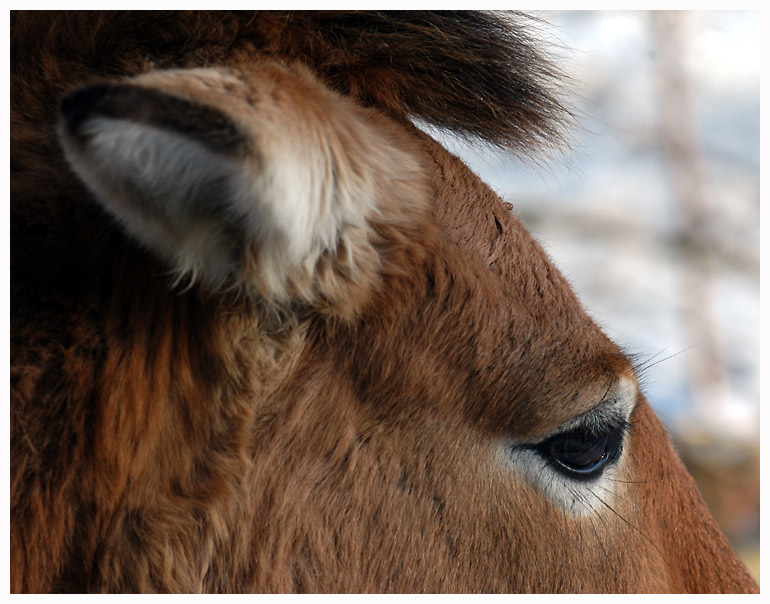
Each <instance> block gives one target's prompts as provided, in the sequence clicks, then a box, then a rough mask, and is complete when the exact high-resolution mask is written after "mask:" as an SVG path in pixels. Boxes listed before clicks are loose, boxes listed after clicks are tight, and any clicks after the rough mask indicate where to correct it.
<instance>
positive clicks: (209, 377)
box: [10, 12, 757, 592]
mask: <svg viewBox="0 0 770 604" xmlns="http://www.w3.org/2000/svg"><path fill="white" fill-rule="evenodd" d="M528 26H529V25H528V23H527V20H526V19H525V18H523V17H502V16H496V15H486V14H474V13H461V14H460V13H441V14H425V13H419V12H418V13H405V14H385V13H368V12H365V13H354V14H338V13H320V14H280V13H258V14H241V13H232V14H231V13H212V14H204V13H186V14H174V13H161V14H153V13H138V14H132V13H128V14H125V13H112V14H102V13H82V14H65V13H31V14H26V13H19V14H13V15H12V30H11V33H12V38H11V200H12V206H11V236H12V246H11V250H12V264H11V268H12V273H11V277H12V279H11V304H12V306H11V312H12V321H11V355H12V357H11V358H12V362H11V405H12V406H11V566H10V572H11V587H12V590H13V591H174V592H187V591H226V592H233V591H280V592H283V591H293V590H297V591H354V592H358V591H375V592H378V591H400V592H411V591H418V592H419V591H430V592H433V591H450V592H453V591H479V592H488V591H505V592H508V591H537V592H553V591H558V592H575V591H597V592H604V591H644V592H647V591H650V592H651V591H677V592H678V591H756V589H757V587H756V585H755V584H754V582H753V581H752V580H751V579H750V577H749V575H748V574H747V572H746V570H745V569H744V567H743V566H742V564H741V563H740V562H739V561H738V560H737V559H736V557H735V556H734V554H733V553H732V551H731V550H730V548H729V546H728V544H727V542H726V541H725V538H724V537H723V536H722V534H721V533H720V531H719V530H718V528H717V527H716V525H715V523H714V522H713V520H712V518H711V517H710V515H709V513H708V511H707V510H706V507H705V506H704V504H703V501H702V500H701V497H700V495H699V494H698V492H697V490H696V488H695V486H694V485H693V482H692V480H691V479H690V478H689V476H688V475H687V473H686V472H685V469H684V468H683V466H682V464H681V463H680V461H679V459H678V457H677V455H676V453H675V452H674V450H673V449H672V447H671V444H670V443H669V438H668V436H667V435H666V432H665V431H664V429H663V427H662V426H661V424H660V422H659V421H658V420H657V419H656V417H655V416H654V415H653V413H652V411H651V410H650V408H649V406H648V404H647V402H646V401H645V399H644V397H643V396H642V395H641V394H640V392H639V388H638V385H637V381H636V376H635V373H634V369H633V367H632V365H631V364H630V363H629V361H628V360H627V359H626V358H625V357H624V355H623V354H622V353H621V351H620V350H619V349H618V347H617V346H616V345H615V344H613V343H612V342H611V341H610V340H609V339H608V338H607V337H606V336H605V335H604V334H603V333H602V332H601V330H600V329H599V328H598V327H597V326H596V325H595V324H594V322H593V321H592V320H591V319H590V318H589V317H588V316H587V315H586V313H585V312H584V311H583V310H582V308H581V306H580V304H579V302H578V300H577V299H576V298H575V295H574V294H573V292H572V291H571V289H570V287H569V285H568V284H567V283H566V281H565V280H564V279H563V278H562V276H561V275H560V274H559V272H558V271H557V270H556V269H555V268H554V266H553V265H552V264H551V262H550V261H549V260H548V258H547V257H546V255H545V254H544V252H543V251H542V250H541V249H540V247H539V246H538V245H537V244H536V243H535V242H534V241H533V240H532V238H531V237H530V236H529V235H528V234H527V232H526V230H525V229H524V227H523V226H522V225H521V223H519V222H518V221H517V220H516V218H514V216H513V215H512V213H511V212H510V211H509V209H508V208H507V207H506V205H505V204H503V203H502V202H501V201H500V199H499V198H498V197H497V196H496V195H495V194H494V193H493V192H492V191H490V190H489V189H488V188H487V187H486V186H485V185H484V184H483V183H482V182H481V181H480V180H479V179H478V178H477V177H476V176H475V175H474V174H472V173H471V172H470V171H469V170H468V168H467V167H466V166H465V165H464V164H463V163H462V162H461V161H459V160H458V159H457V158H456V157H453V156H452V155H450V154H449V153H448V152H447V151H445V150H444V149H443V148H442V147H441V146H440V145H439V144H437V143H436V142H435V141H433V140H432V139H431V138H430V137H429V136H427V135H426V134H423V133H422V132H421V131H419V130H418V129H416V128H415V127H414V126H413V125H412V123H411V121H410V120H411V119H412V118H416V119H419V120H422V121H423V122H426V123H429V124H434V125H437V126H440V127H443V128H447V129H449V130H451V131H454V132H456V133H459V134H461V135H468V136H471V137H477V138H481V139H484V140H486V141H488V142H490V143H492V144H495V145H499V146H503V147H508V148H511V149H514V150H524V151H527V150H534V149H537V148H538V147H539V146H541V145H542V144H547V143H548V141H552V140H554V139H556V138H558V136H559V132H560V131H561V128H562V121H563V118H564V115H565V114H564V112H563V109H562V107H561V105H560V104H559V102H558V101H557V100H556V98H555V97H554V95H553V94H552V91H553V90H554V89H555V87H556V86H557V85H558V81H557V80H556V79H555V71H554V70H553V69H552V68H551V67H550V66H549V64H548V63H547V62H546V61H545V60H544V59H543V58H542V57H541V53H540V52H539V51H538V50H537V47H536V46H535V45H533V44H532V43H531V42H529V41H528V37H527V33H526V32H527V31H528V30H527V27H528Z"/></svg>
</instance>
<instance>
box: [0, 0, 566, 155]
mask: <svg viewBox="0 0 770 604" xmlns="http://www.w3.org/2000/svg"><path fill="white" fill-rule="evenodd" d="M535 22H536V19H533V18H532V17H528V16H525V15H522V14H518V13H511V14H503V13H494V12H474V11H441V12H431V11H388V12H384V11H352V12H350V11H349V12H338V11H335V12H273V11H269V12H268V11H265V12H258V13H256V14H254V13H251V12H250V13H243V12H226V13H222V12H217V13H216V15H215V16H214V15H212V14H210V13H208V12H199V11H195V12H184V13H172V12H147V13H141V14H137V13H133V12H132V13H125V12H71V13H46V12H44V13H31V14H30V13H13V14H12V27H11V31H12V40H11V57H12V60H11V63H12V65H13V66H14V68H15V69H18V70H19V71H20V72H21V71H23V69H24V65H25V64H28V63H29V61H34V60H35V58H36V57H42V58H43V60H44V61H45V57H50V58H51V59H52V60H53V59H54V58H55V59H56V61H57V64H58V66H59V67H58V69H59V72H60V73H62V74H64V73H65V71H66V70H65V65H62V61H63V62H64V63H65V64H69V65H71V66H73V67H74V66H76V65H77V66H78V69H76V70H75V72H77V73H80V74H82V72H83V69H84V67H83V66H89V67H91V68H93V69H94V70H95V71H97V72H98V73H97V74H96V75H100V76H109V77H114V76H121V75H132V74H134V73H136V72H140V71H143V70H147V69H148V68H150V67H158V68H168V67H173V66H192V65H201V66H206V65H213V64H222V63H234V62H241V63H247V62H248V61H249V60H250V59H253V58H254V57H255V56H257V55H262V56H265V55H272V56H275V57H278V58H281V59H283V60H285V61H288V62H291V61H300V62H302V63H304V64H306V65H308V66H310V67H311V68H312V69H313V70H314V71H315V72H316V73H317V75H318V76H320V77H321V78H322V79H323V80H324V81H325V82H326V83H327V85H329V86H330V87H331V88H333V89H335V90H337V91H339V92H342V93H343V94H346V95H349V96H351V97H353V98H355V99H356V100H358V101H359V102H360V103H362V104H363V105H366V106H371V107H376V108H379V109H381V110H383V111H385V112H387V113H388V114H389V115H390V116H391V117H396V118H400V119H414V120H421V121H423V122H424V123H427V124H430V125H433V126H436V127H440V128H445V129H448V130H450V131H451V132H453V133H455V134H458V135H460V136H463V137H466V138H472V139H481V140H483V141H486V142H487V143H490V144H492V145H495V146H499V147H503V148H507V149H509V150H513V151H516V152H521V153H531V152H533V150H537V149H542V148H544V147H549V146H552V145H557V144H560V143H561V141H562V136H561V133H562V132H563V131H564V129H565V128H564V127H565V125H566V124H567V123H568V122H569V121H570V116H569V112H568V111H567V110H566V109H565V108H564V106H563V105H562V103H561V102H560V100H559V98H558V94H557V86H558V83H559V82H560V81H561V74H560V73H559V71H558V69H557V68H555V66H554V65H553V64H552V63H551V62H550V61H549V60H548V59H547V57H546V56H545V55H544V53H543V52H542V51H541V49H540V48H539V46H538V44H537V43H535V42H534V41H533V40H532V39H531V38H530V36H529V35H528V34H527V33H525V31H527V30H529V31H531V30H532V25H533V23H535ZM41 46H42V48H41ZM65 49H66V52H65ZM67 84H68V85H71V84H72V83H71V82H68V83H67Z"/></svg>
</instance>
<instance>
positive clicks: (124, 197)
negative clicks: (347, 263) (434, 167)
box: [61, 117, 374, 291]
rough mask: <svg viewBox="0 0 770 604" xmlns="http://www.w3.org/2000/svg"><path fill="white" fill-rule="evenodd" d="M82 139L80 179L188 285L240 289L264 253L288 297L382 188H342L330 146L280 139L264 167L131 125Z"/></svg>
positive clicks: (75, 162)
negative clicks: (248, 254) (290, 280)
mask: <svg viewBox="0 0 770 604" xmlns="http://www.w3.org/2000/svg"><path fill="white" fill-rule="evenodd" d="M80 134H81V135H80V137H79V138H78V139H77V140H75V139H73V138H71V137H69V135H68V134H67V133H66V132H62V134H61V136H62V140H63V144H64V149H65V154H66V156H67V159H68V160H69V161H70V163H71V164H72V166H73V168H74V169H75V171H76V172H77V173H78V175H79V176H80V177H81V178H82V180H83V181H84V182H85V183H86V184H87V185H88V186H89V188H91V190H92V191H93V192H94V193H95V194H96V197H97V198H98V199H99V200H100V201H101V203H102V204H103V205H104V207H105V208H106V209H107V210H109V211H110V212H111V213H112V214H113V215H114V216H115V217H116V218H117V219H118V220H119V222H120V223H121V224H123V226H124V227H125V229H126V230H127V231H128V232H129V234H131V235H132V236H133V237H134V238H135V239H137V240H138V241H139V242H141V244H143V245H144V246H146V247H147V248H149V249H150V250H152V251H154V252H156V253H157V254H159V255H160V256H161V257H163V258H165V259H167V260H168V261H169V262H170V263H171V265H172V268H173V270H174V272H175V273H176V274H177V275H178V280H180V279H182V278H187V279H191V280H200V281H202V282H203V283H205V284H206V285H207V286H209V287H211V288H215V289H218V288H222V287H236V288H240V287H241V286H242V285H243V283H241V282H240V281H239V280H241V279H243V278H244V276H243V275H241V274H240V270H241V256H240V255H241V254H242V253H243V251H244V249H245V248H246V247H248V246H252V247H254V246H258V248H259V250H260V254H261V259H260V262H259V264H260V265H261V269H260V271H261V273H262V278H263V281H264V282H265V283H267V284H268V285H269V286H270V287H271V288H272V289H275V290H276V291H282V290H285V287H286V284H285V282H286V281H287V275H289V274H292V273H297V272H302V273H304V274H309V273H310V272H312V270H313V268H314V266H315V264H316V262H317V260H318V258H319V257H320V256H321V255H322V254H323V253H324V252H326V251H329V252H334V251H335V250H336V247H337V245H338V242H339V239H340V233H341V231H342V230H343V229H347V228H350V227H360V228H364V226H365V216H364V215H365V214H367V213H369V212H371V211H373V209H374V191H373V187H372V186H371V185H370V183H369V182H368V181H366V180H365V179H364V180H361V179H356V178H349V179H347V180H346V181H345V182H344V183H341V182H340V177H341V176H343V175H341V174H340V171H341V169H340V168H339V167H338V166H337V165H336V164H335V158H334V157H333V156H332V154H331V153H319V152H318V150H319V148H320V149H323V141H319V140H316V141H308V140H306V141H303V144H302V145H297V144H296V142H295V141H292V140H291V139H287V138H286V136H285V134H284V133H281V132H275V133H274V135H273V136H272V137H267V136H266V138H269V140H268V141H267V142H266V143H265V146H266V149H265V150H266V151H268V152H266V153H264V154H263V155H261V156H260V157H259V158H255V157H235V156H228V155H226V154H220V153H217V152H215V151H212V150H211V149H209V148H208V147H207V146H206V145H205V144H203V143H201V142H198V141H197V140H195V139H193V138H190V137H188V136H186V135H184V134H183V133H177V132H174V131H171V130H166V129H162V128H159V127H155V126H153V125H148V124H145V123H141V122H133V121H130V120H125V119H112V118H105V117H95V118H92V119H89V120H88V121H87V122H86V124H84V125H83V127H82V128H81V132H80ZM313 143H315V144H313ZM337 159H338V158H337Z"/></svg>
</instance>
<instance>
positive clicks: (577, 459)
mask: <svg viewBox="0 0 770 604" xmlns="http://www.w3.org/2000/svg"><path fill="white" fill-rule="evenodd" d="M627 426H628V424H627V423H625V422H608V424H607V425H605V426H603V427H600V426H597V425H596V424H594V425H593V426H592V428H583V427H577V428H573V429H572V430H569V431H567V432H562V433H560V434H555V435H553V436H551V437H550V438H547V439H545V440H544V441H543V442H541V443H538V444H536V445H529V446H530V448H532V449H534V450H535V451H537V452H538V453H539V454H540V456H541V457H543V459H545V461H546V462H548V464H549V465H550V466H551V467H552V468H553V469H554V470H556V471H558V472H560V473H562V474H564V475H565V476H567V477H569V478H572V479H575V480H592V479H594V478H597V477H598V476H600V475H601V473H602V472H603V471H604V468H605V466H606V465H607V464H608V463H611V462H613V461H615V460H616V459H618V458H619V457H620V452H621V450H622V448H623V437H624V434H625V432H626V429H627Z"/></svg>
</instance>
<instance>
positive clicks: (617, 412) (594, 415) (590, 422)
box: [514, 378, 638, 447]
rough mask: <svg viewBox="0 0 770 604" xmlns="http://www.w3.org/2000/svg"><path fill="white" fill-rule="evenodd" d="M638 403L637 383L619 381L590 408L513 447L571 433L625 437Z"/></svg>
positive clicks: (608, 388) (526, 445) (531, 444)
mask: <svg viewBox="0 0 770 604" xmlns="http://www.w3.org/2000/svg"><path fill="white" fill-rule="evenodd" d="M637 402H638V391H637V389H636V383H635V382H634V381H632V380H630V379H628V378H621V379H620V380H617V381H615V382H614V383H612V384H610V385H609V386H608V387H607V389H606V390H605V392H604V395H603V396H602V398H601V399H600V400H599V401H598V402H597V403H596V404H595V405H594V406H593V407H592V408H590V409H588V410H587V411H585V412H583V413H581V414H580V415H577V416H575V417H572V418H570V419H569V420H567V421H566V422H564V423H562V424H561V425H559V426H557V427H555V428H553V429H552V430H549V431H548V432H546V433H544V434H541V435H540V436H539V437H537V438H528V439H526V440H520V441H519V442H518V443H516V444H515V445H514V446H522V447H532V446H536V445H538V444H541V443H544V442H546V441H547V440H549V439H551V438H554V437H556V436H559V435H562V434H567V433H569V432H572V431H574V430H594V431H596V432H609V431H618V432H621V433H623V434H625V432H627V430H628V427H629V425H630V416H631V413H632V412H633V410H634V409H635V408H636V405H637Z"/></svg>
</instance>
